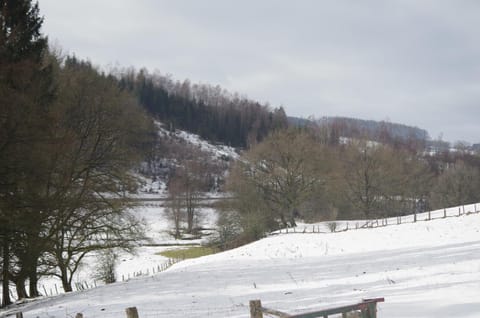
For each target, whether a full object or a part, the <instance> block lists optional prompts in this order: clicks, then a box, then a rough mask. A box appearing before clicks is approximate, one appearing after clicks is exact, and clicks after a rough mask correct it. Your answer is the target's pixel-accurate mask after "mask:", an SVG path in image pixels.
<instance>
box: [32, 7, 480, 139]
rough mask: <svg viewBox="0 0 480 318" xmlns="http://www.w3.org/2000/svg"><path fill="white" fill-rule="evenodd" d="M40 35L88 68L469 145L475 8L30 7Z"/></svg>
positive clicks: (479, 45) (475, 83)
mask: <svg viewBox="0 0 480 318" xmlns="http://www.w3.org/2000/svg"><path fill="white" fill-rule="evenodd" d="M39 4H40V11H41V14H42V15H44V17H45V21H44V25H43V31H44V33H45V34H46V35H48V36H49V39H50V41H51V42H56V43H57V44H59V45H60V46H61V47H62V48H63V49H64V51H66V52H69V53H75V55H76V56H78V57H81V58H88V59H90V60H91V61H92V62H93V63H94V64H96V65H99V66H108V65H120V66H125V67H126V66H134V67H136V68H141V67H146V68H147V69H149V70H151V71H154V70H158V71H160V72H161V73H163V74H172V75H173V77H174V78H175V79H178V80H184V79H186V78H189V79H190V80H192V81H193V82H202V83H209V84H213V85H216V84H219V85H221V86H222V87H224V88H226V89H228V90H230V91H235V92H238V93H240V94H244V95H247V96H248V97H249V98H252V99H256V100H258V101H260V102H267V101H268V102H269V103H270V104H271V105H272V106H280V105H283V106H284V107H285V109H286V111H287V114H288V115H290V116H299V117H307V116H310V115H314V116H315V117H322V116H347V117H358V118H362V119H374V120H389V121H391V122H399V123H404V124H408V125H413V126H418V127H420V128H424V129H427V130H428V131H429V133H430V136H431V137H432V138H437V137H438V136H439V135H440V134H443V139H444V140H447V141H456V140H465V141H468V142H480V124H479V119H480V1H476V0H470V1H468V0H465V1H463V0H450V1H442V0H431V1H423V0H411V1H408V0H401V1H400V0H399V1H392V0H389V1H385V0H378V1H368V0H367V1H357V0H350V1H342V0H332V1H320V0H311V1H307V0H295V1H293V0H290V1H281V0H241V1H233V0H232V1H229V0H204V1H199V0H190V1H187V0H185V1H184V0H168V1H163V0H82V1H78V0H75V1H73V0H39Z"/></svg>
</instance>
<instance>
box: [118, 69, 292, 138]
mask: <svg viewBox="0 0 480 318" xmlns="http://www.w3.org/2000/svg"><path fill="white" fill-rule="evenodd" d="M117 77H118V78H119V85H120V87H121V88H122V89H125V90H127V91H129V92H131V93H133V94H134V95H135V96H136V97H137V98H138V100H139V102H140V104H141V105H142V106H143V107H144V108H145V109H146V110H147V111H148V112H150V113H151V114H152V115H154V116H155V117H157V118H158V119H159V120H160V121H162V122H163V123H164V124H166V125H167V127H169V128H171V129H175V128H178V129H182V130H186V131H189V132H192V133H195V134H198V135H200V136H201V137H203V138H205V139H208V140H210V141H213V142H221V143H224V144H226V145H230V146H233V147H248V146H249V145H251V144H254V143H257V142H259V141H261V140H262V139H263V138H264V137H265V136H266V135H267V134H268V133H269V132H270V131H271V130H274V129H277V128H284V127H286V126H287V117H286V114H285V111H284V110H283V108H282V107H280V108H276V109H272V108H270V107H269V106H268V105H264V104H260V103H258V102H256V101H252V100H249V99H247V98H245V97H241V96H239V95H238V94H231V93H229V92H227V91H226V90H224V89H222V88H220V87H219V86H211V85H204V84H191V83H190V82H189V81H188V80H185V81H183V82H179V81H174V80H172V79H171V78H170V77H168V76H163V75H159V74H149V73H148V72H147V71H146V70H141V71H139V72H136V71H132V70H129V71H126V72H125V71H124V72H121V74H120V75H117Z"/></svg>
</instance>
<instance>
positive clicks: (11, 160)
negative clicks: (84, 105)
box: [0, 0, 49, 306]
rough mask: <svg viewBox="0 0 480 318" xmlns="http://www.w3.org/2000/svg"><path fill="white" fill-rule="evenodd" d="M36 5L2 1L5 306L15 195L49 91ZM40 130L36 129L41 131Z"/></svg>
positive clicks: (0, 179)
mask: <svg viewBox="0 0 480 318" xmlns="http://www.w3.org/2000/svg"><path fill="white" fill-rule="evenodd" d="M42 22H43V19H42V18H41V17H40V15H39V9H38V3H35V4H32V2H31V1H30V0H0V246H1V259H2V264H1V265H2V266H1V271H2V275H1V280H2V306H7V305H9V304H10V303H11V299H10V295H9V279H10V278H9V270H10V267H11V259H10V256H11V252H12V245H13V243H14V242H15V239H16V236H17V235H18V233H19V231H18V227H17V224H18V223H17V222H18V220H19V219H20V216H19V215H17V213H16V212H17V209H18V206H19V205H21V204H22V202H21V200H18V197H17V196H16V194H17V193H18V189H19V182H20V180H21V179H22V177H23V176H24V175H25V173H28V170H27V171H26V170H25V169H24V168H25V166H24V165H23V164H24V163H25V162H26V161H27V158H26V156H25V153H26V151H28V148H29V143H30V142H31V140H32V139H33V138H35V137H34V136H35V135H36V133H38V131H36V129H35V127H36V126H38V125H37V123H38V121H37V119H38V118H37V116H38V115H39V111H40V110H41V107H40V106H41V105H42V104H44V103H45V102H46V100H47V95H48V92H49V89H48V87H45V85H47V86H48V83H49V82H48V80H47V81H46V80H45V76H48V72H49V71H48V69H46V68H45V67H44V65H43V64H42V59H43V56H44V53H45V51H46V49H47V40H46V38H45V37H43V36H42V35H41V33H40V28H41V25H42ZM37 128H38V127H37Z"/></svg>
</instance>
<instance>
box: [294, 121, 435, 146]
mask: <svg viewBox="0 0 480 318" xmlns="http://www.w3.org/2000/svg"><path fill="white" fill-rule="evenodd" d="M288 122H289V124H290V125H293V126H301V127H305V126H309V127H316V129H321V130H324V131H327V133H328V136H329V139H332V142H334V143H338V141H339V138H340V137H348V138H368V139H369V140H374V141H378V142H382V143H386V144H398V143H412V142H417V143H418V142H420V143H423V144H424V145H425V143H426V142H427V141H428V140H429V134H428V132H427V131H426V130H425V129H421V128H418V127H413V126H408V125H404V124H398V123H391V122H388V121H375V120H364V119H358V118H348V117H322V118H320V119H304V118H297V117H288Z"/></svg>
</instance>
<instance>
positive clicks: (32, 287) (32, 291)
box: [28, 270, 46, 298]
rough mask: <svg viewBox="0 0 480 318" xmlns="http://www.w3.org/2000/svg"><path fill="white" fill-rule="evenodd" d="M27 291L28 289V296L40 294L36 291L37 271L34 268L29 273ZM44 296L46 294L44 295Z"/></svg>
mask: <svg viewBox="0 0 480 318" xmlns="http://www.w3.org/2000/svg"><path fill="white" fill-rule="evenodd" d="M28 278H29V286H28V287H29V291H30V297H32V298H34V297H38V296H40V293H39V292H38V275H37V271H36V270H34V271H32V272H31V273H30V275H29V277H28ZM45 296H46V295H45Z"/></svg>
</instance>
